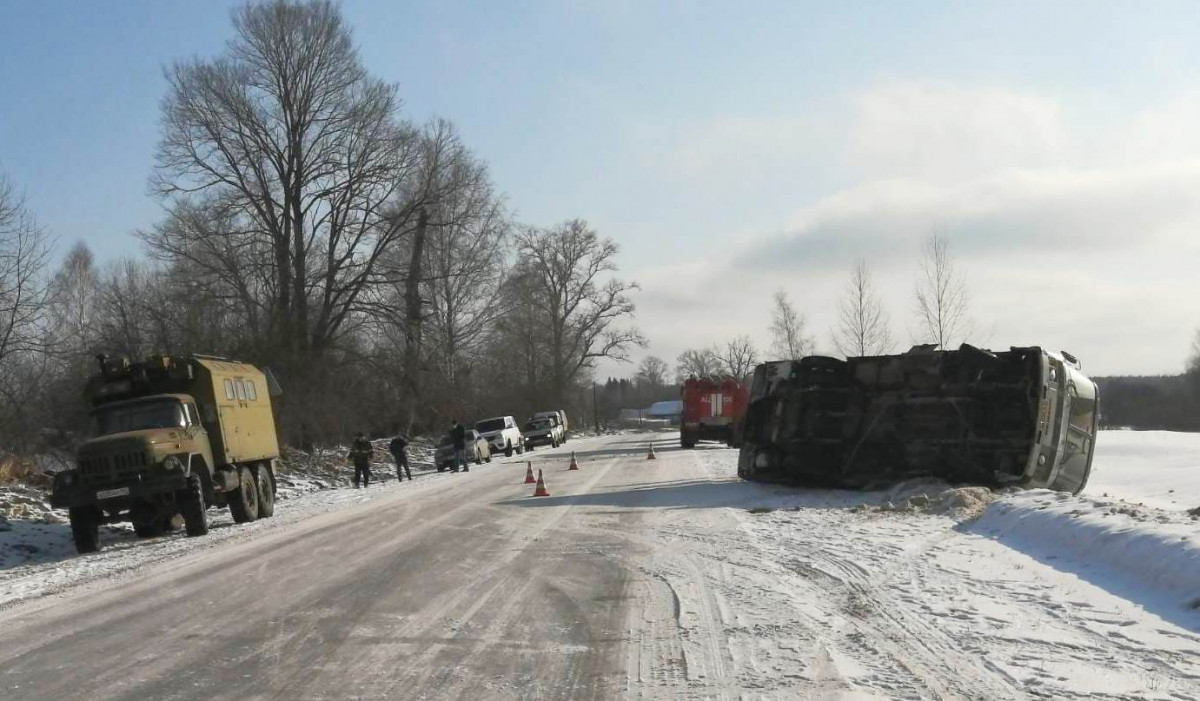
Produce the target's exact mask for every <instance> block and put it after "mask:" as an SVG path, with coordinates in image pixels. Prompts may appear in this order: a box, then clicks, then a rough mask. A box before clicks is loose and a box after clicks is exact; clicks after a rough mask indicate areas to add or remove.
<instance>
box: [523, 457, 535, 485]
mask: <svg viewBox="0 0 1200 701" xmlns="http://www.w3.org/2000/svg"><path fill="white" fill-rule="evenodd" d="M534 482H537V480H536V479H534V477H533V463H531V462H528V461H526V462H525V484H533V483H534Z"/></svg>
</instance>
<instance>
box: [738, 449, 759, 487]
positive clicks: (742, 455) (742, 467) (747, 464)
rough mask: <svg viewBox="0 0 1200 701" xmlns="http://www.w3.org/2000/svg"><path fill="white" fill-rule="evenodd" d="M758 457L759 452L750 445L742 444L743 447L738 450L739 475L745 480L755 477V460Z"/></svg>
mask: <svg viewBox="0 0 1200 701" xmlns="http://www.w3.org/2000/svg"><path fill="white" fill-rule="evenodd" d="M757 458H758V454H757V452H756V451H755V450H754V448H751V447H749V446H742V447H741V449H740V450H739V451H738V466H737V473H738V477H741V478H742V479H744V480H748V479H754V471H755V465H754V461H755V460H756V459H757Z"/></svg>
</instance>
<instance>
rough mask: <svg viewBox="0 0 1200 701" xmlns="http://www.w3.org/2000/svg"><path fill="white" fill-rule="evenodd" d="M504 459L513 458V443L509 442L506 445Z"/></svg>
mask: <svg viewBox="0 0 1200 701" xmlns="http://www.w3.org/2000/svg"><path fill="white" fill-rule="evenodd" d="M504 457H506V458H511V457H512V441H509V442H508V443H505V444H504Z"/></svg>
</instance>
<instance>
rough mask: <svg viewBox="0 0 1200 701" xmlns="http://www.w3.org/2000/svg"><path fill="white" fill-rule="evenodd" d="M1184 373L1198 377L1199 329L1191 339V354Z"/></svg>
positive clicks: (1199, 360) (1199, 362)
mask: <svg viewBox="0 0 1200 701" xmlns="http://www.w3.org/2000/svg"><path fill="white" fill-rule="evenodd" d="M1186 372H1188V373H1192V374H1198V375H1200V329H1196V335H1195V336H1193V337H1192V354H1191V355H1190V356H1188V360H1187V370H1186Z"/></svg>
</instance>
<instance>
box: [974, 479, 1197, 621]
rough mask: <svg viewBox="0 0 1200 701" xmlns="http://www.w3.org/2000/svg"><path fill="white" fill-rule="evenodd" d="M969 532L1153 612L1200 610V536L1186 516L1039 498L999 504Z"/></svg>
mask: <svg viewBox="0 0 1200 701" xmlns="http://www.w3.org/2000/svg"><path fill="white" fill-rule="evenodd" d="M1193 494H1196V493H1195V492H1193ZM965 528H966V530H968V531H970V532H973V533H977V534H980V535H984V536H987V537H991V538H995V539H997V540H999V541H1001V542H1003V543H1004V544H1006V545H1009V546H1010V547H1014V548H1016V549H1018V550H1021V551H1023V552H1025V553H1027V554H1029V555H1031V556H1033V557H1035V558H1036V559H1038V560H1041V561H1043V562H1047V561H1048V562H1050V563H1052V564H1053V566H1054V567H1056V568H1057V569H1064V570H1069V571H1072V572H1073V573H1075V574H1076V575H1078V576H1079V577H1081V578H1083V579H1087V580H1089V581H1091V582H1092V583H1093V584H1096V585H1097V586H1100V587H1102V588H1104V589H1107V590H1109V591H1111V592H1113V593H1116V594H1119V595H1123V596H1126V597H1127V598H1130V599H1132V600H1136V601H1139V602H1141V603H1143V604H1145V605H1147V606H1148V608H1159V609H1161V610H1166V611H1169V610H1174V611H1176V612H1178V611H1180V610H1187V609H1196V608H1198V607H1200V533H1198V530H1197V522H1196V521H1195V520H1193V519H1192V518H1190V517H1188V516H1186V515H1183V514H1178V513H1173V512H1167V511H1162V510H1157V509H1151V508H1144V507H1140V508H1139V507H1135V506H1131V505H1129V504H1127V503H1122V502H1117V501H1114V500H1103V499H1090V498H1086V497H1074V496H1071V495H1069V494H1062V493H1058V492H1049V491H1045V490H1034V491H1027V492H1018V493H1013V494H1009V495H1006V496H1003V497H1000V498H999V499H997V500H996V501H995V502H994V503H993V504H992V506H991V507H990V508H988V509H987V510H986V511H985V512H984V513H983V515H982V516H981V517H980V518H979V519H978V520H977V521H975V522H974V523H973V524H970V525H969V526H966V527H965ZM1197 615H1198V616H1200V613H1198V614H1197Z"/></svg>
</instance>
